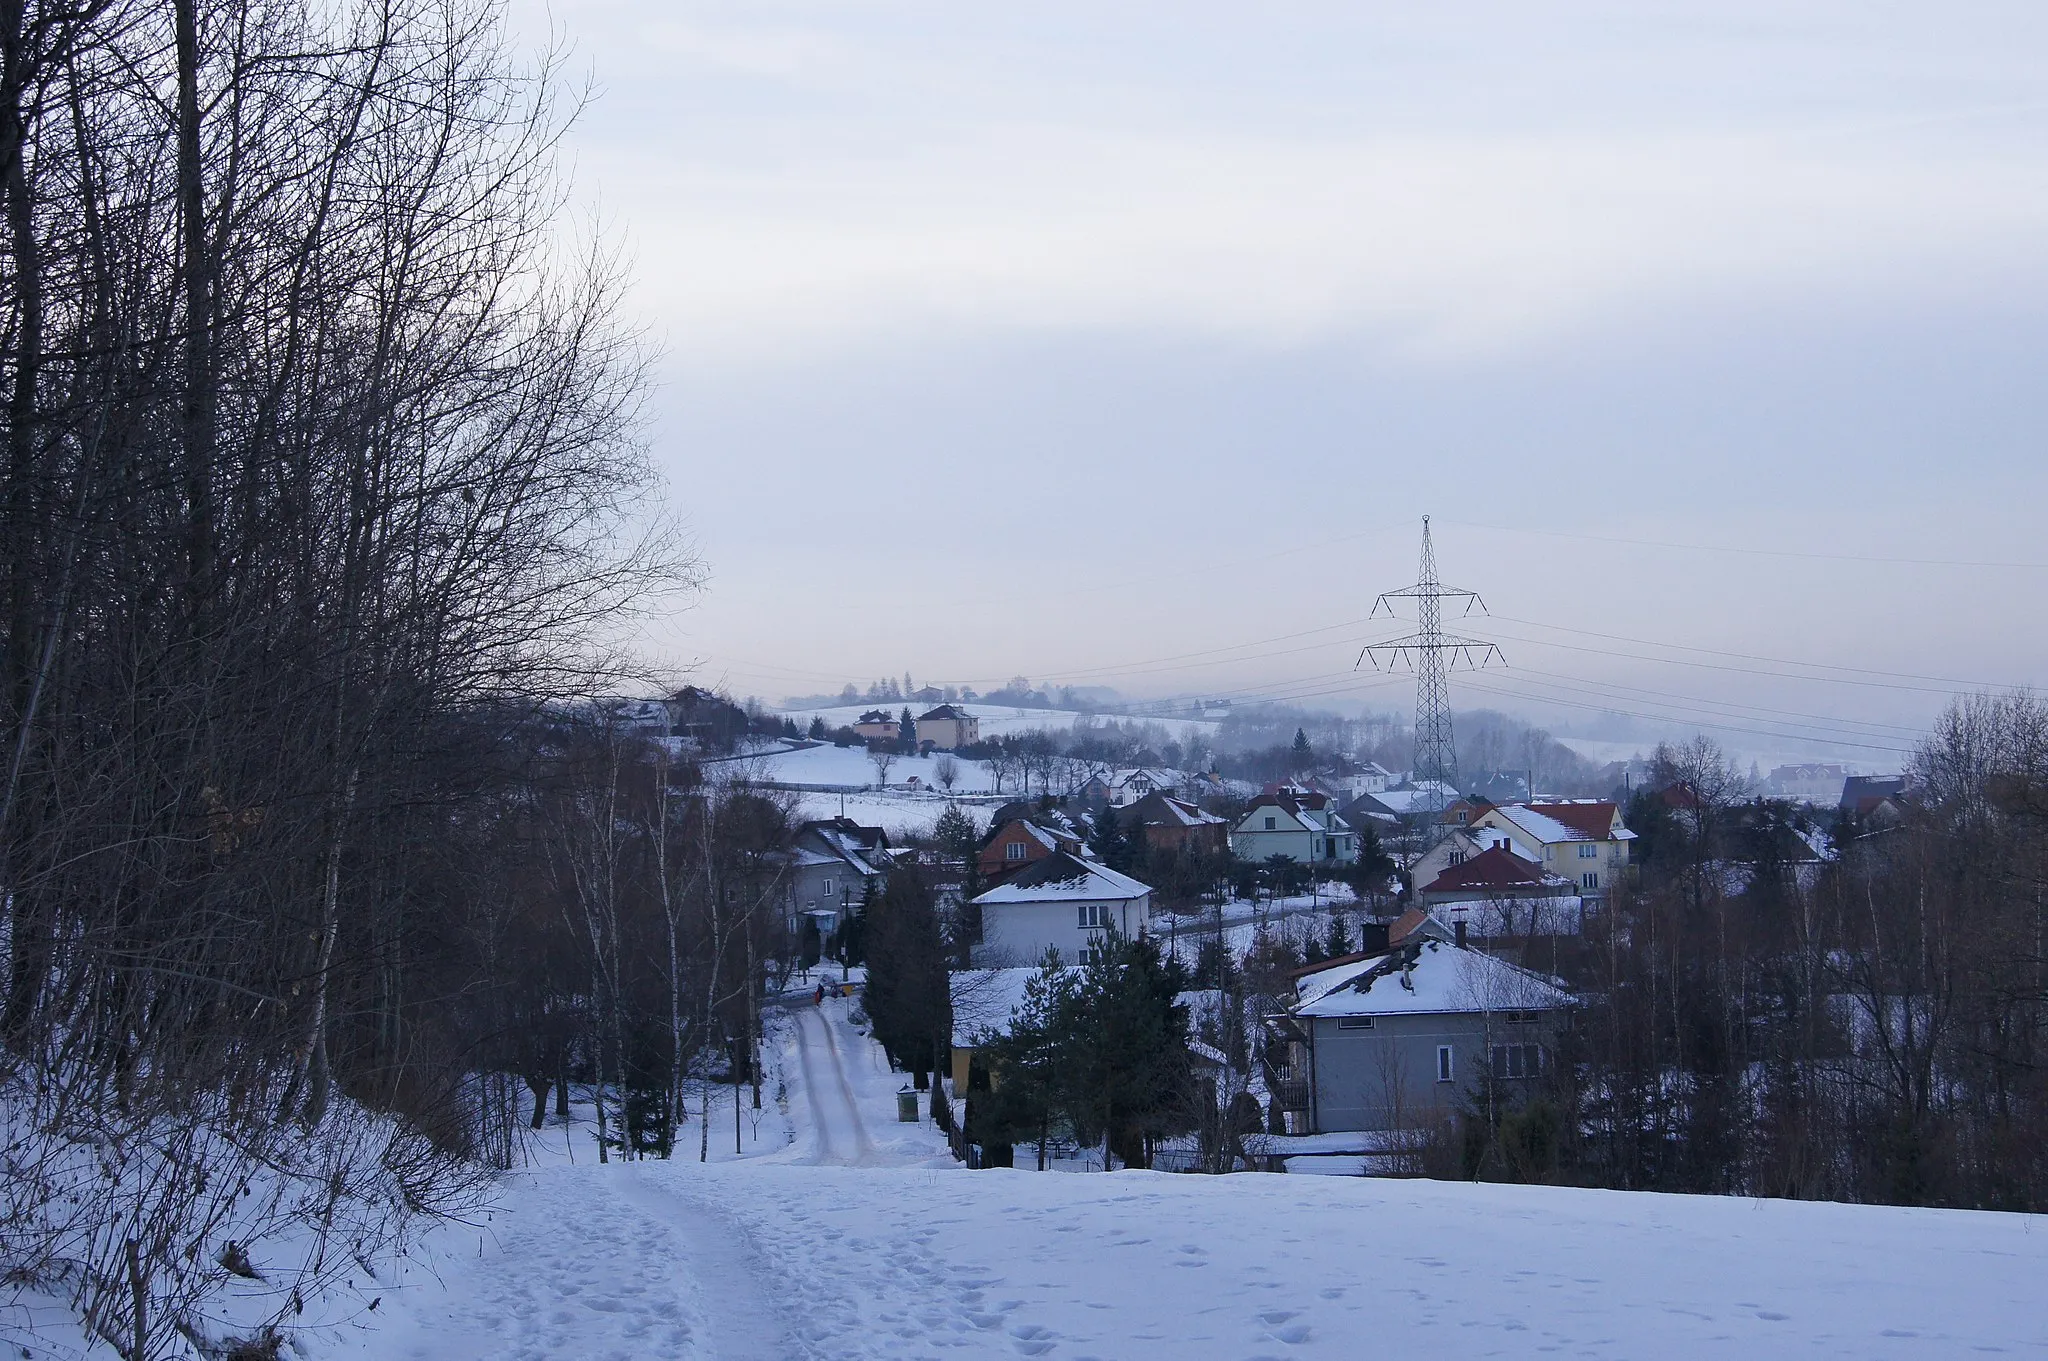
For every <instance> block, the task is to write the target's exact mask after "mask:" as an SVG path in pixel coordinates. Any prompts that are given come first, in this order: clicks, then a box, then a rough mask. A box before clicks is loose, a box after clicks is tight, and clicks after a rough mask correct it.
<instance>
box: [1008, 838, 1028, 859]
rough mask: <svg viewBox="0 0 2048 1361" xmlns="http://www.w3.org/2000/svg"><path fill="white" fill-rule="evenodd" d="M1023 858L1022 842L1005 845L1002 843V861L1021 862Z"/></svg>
mask: <svg viewBox="0 0 2048 1361" xmlns="http://www.w3.org/2000/svg"><path fill="white" fill-rule="evenodd" d="M1023 858H1024V843H1023V842H1021V841H1011V842H1006V843H1004V845H1003V859H1005V860H1022V859H1023Z"/></svg>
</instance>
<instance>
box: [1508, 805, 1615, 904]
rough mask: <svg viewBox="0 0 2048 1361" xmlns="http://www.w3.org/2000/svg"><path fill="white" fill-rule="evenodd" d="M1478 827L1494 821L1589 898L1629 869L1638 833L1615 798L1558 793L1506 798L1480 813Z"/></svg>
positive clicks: (1603, 889)
mask: <svg viewBox="0 0 2048 1361" xmlns="http://www.w3.org/2000/svg"><path fill="white" fill-rule="evenodd" d="M1472 826H1473V828H1474V829H1475V830H1478V829H1482V828H1487V827H1491V828H1494V829H1496V830H1498V831H1501V832H1505V833H1507V834H1508V835H1509V836H1510V837H1511V838H1512V839H1513V840H1514V841H1515V842H1516V843H1518V845H1519V846H1521V847H1527V848H1530V849H1532V850H1534V851H1535V852H1536V853H1537V863H1538V864H1540V865H1542V867H1543V868H1544V869H1545V870H1546V871H1548V872H1550V873H1551V874H1555V875H1557V876H1558V877H1559V878H1562V879H1568V880H1570V881H1571V882H1572V883H1574V884H1576V885H1577V887H1578V891H1579V892H1580V893H1581V894H1582V895H1584V896H1586V897H1589V898H1600V897H1603V896H1605V894H1606V892H1607V890H1608V887H1609V886H1610V885H1611V884H1613V883H1614V881H1615V880H1617V879H1619V878H1620V877H1621V875H1622V874H1624V873H1625V872H1626V871H1627V869H1628V864H1629V846H1630V843H1632V842H1633V841H1634V840H1635V839H1636V834H1635V833H1634V832H1631V831H1630V830H1629V829H1628V827H1627V826H1626V825H1625V824H1624V823H1623V822H1622V820H1621V809H1620V807H1618V806H1617V805H1616V804H1615V803H1614V802H1613V801H1612V800H1611V799H1559V800H1555V801H1549V802H1544V803H1504V804H1500V805H1498V806H1497V807H1493V808H1489V809H1487V810H1486V811H1485V812H1484V813H1481V814H1480V815H1479V816H1478V818H1476V819H1475V820H1474V821H1473V823H1472Z"/></svg>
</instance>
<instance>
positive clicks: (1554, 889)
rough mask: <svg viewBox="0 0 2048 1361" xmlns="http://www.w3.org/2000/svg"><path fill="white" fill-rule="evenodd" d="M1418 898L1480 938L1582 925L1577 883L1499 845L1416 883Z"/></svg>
mask: <svg viewBox="0 0 2048 1361" xmlns="http://www.w3.org/2000/svg"><path fill="white" fill-rule="evenodd" d="M1416 897H1417V898H1419V899H1420V900H1421V901H1422V903H1423V905H1424V906H1425V908H1427V909H1429V910H1430V911H1431V913H1432V915H1442V914H1444V913H1446V912H1448V913H1449V915H1450V916H1451V917H1452V920H1453V921H1454V922H1462V923H1465V924H1466V925H1467V926H1468V927H1469V928H1470V930H1471V932H1472V934H1473V935H1475V936H1478V937H1480V938H1482V939H1493V938H1496V937H1500V936H1524V937H1526V936H1576V935H1578V934H1579V933H1580V932H1581V931H1582V930H1583V928H1584V926H1585V900H1584V898H1583V896H1582V895H1581V893H1580V891H1579V886H1578V885H1577V884H1575V883H1573V882H1572V881H1571V880H1569V879H1566V878H1563V877H1562V876H1560V875H1556V874H1552V873H1550V872H1549V871H1547V870H1545V869H1544V868H1543V867H1542V866H1541V865H1539V864H1536V863H1534V862H1532V861H1528V860H1524V859H1523V858H1522V857H1521V856H1519V855H1516V854H1515V853H1514V852H1512V851H1510V850H1507V849H1506V848H1504V847H1501V846H1493V847H1490V848H1488V849H1487V850H1483V851H1481V852H1480V853H1479V854H1478V855H1475V856H1473V857H1472V858H1471V859H1469V860H1466V861H1464V862H1463V863H1462V864H1457V865H1451V866H1449V867H1447V868H1446V869H1445V870H1444V871H1443V872H1442V873H1441V874H1439V875H1437V876H1436V877H1435V878H1434V879H1432V880H1430V881H1429V882H1428V883H1427V884H1419V885H1417V887H1416Z"/></svg>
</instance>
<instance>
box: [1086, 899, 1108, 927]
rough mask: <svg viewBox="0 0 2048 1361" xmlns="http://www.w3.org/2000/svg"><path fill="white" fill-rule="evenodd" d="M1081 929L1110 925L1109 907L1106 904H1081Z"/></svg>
mask: <svg viewBox="0 0 2048 1361" xmlns="http://www.w3.org/2000/svg"><path fill="white" fill-rule="evenodd" d="M1080 924H1081V928H1082V929H1083V930H1087V929H1088V928H1090V927H1097V926H1108V925H1109V906H1108V905H1107V904H1106V903H1083V904H1081V922H1080Z"/></svg>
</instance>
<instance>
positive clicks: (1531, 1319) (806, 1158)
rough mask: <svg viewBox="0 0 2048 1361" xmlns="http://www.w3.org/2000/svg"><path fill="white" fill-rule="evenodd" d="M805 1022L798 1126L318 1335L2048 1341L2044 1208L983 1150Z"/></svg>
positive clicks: (553, 1201) (569, 1213)
mask: <svg viewBox="0 0 2048 1361" xmlns="http://www.w3.org/2000/svg"><path fill="white" fill-rule="evenodd" d="M795 1019H796V1024H795V1025H794V1026H785V1027H784V1028H783V1030H782V1031H781V1032H780V1033H781V1034H782V1035H783V1036H784V1038H785V1042H786V1046H785V1049H784V1052H783V1054H782V1061H783V1072H784V1081H785V1083H786V1084H787V1098H788V1101H787V1105H788V1115H789V1120H790V1128H789V1130H788V1132H787V1133H786V1134H785V1135H784V1136H783V1138H786V1139H787V1140H788V1142H787V1143H783V1142H781V1141H780V1140H778V1139H776V1138H773V1137H771V1138H768V1139H766V1140H764V1141H761V1142H758V1143H754V1147H755V1148H756V1149H757V1150H758V1154H757V1156H750V1157H744V1158H740V1159H737V1160H733V1159H732V1158H731V1157H730V1150H729V1147H728V1150H727V1152H726V1154H725V1155H724V1156H725V1157H726V1159H727V1160H726V1161H722V1162H714V1163H712V1164H710V1165H708V1166H707V1165H700V1164H698V1163H696V1162H694V1161H680V1160H679V1161H677V1162H673V1163H654V1162H648V1163H636V1164H614V1165H612V1166H609V1167H597V1166H593V1165H592V1164H590V1162H589V1161H588V1158H587V1156H586V1157H585V1159H584V1161H583V1162H581V1163H579V1164H577V1165H573V1166H572V1165H569V1164H567V1163H563V1162H550V1163H548V1164H545V1165H542V1166H538V1167H536V1168H535V1169H533V1170H532V1171H530V1172H527V1173H523V1174H521V1175H520V1176H518V1177H517V1178H515V1179H514V1181H513V1182H512V1184H511V1185H509V1186H508V1187H507V1188H506V1197H505V1202H504V1207H503V1208H502V1209H500V1210H499V1211H498V1212H497V1213H496V1215H495V1217H494V1219H493V1221H492V1222H491V1223H490V1224H489V1225H486V1226H483V1227H482V1229H481V1230H479V1229H469V1228H459V1229H453V1230H450V1231H449V1232H448V1233H447V1234H445V1235H444V1236H443V1238H442V1241H441V1243H440V1252H439V1254H438V1256H437V1257H436V1259H435V1260H434V1262H433V1264H432V1269H431V1271H428V1270H424V1269H415V1270H414V1271H413V1273H412V1274H411V1276H410V1277H409V1278H408V1279H407V1281H406V1282H405V1283H404V1284H403V1285H400V1286H397V1287H396V1288H393V1289H391V1290H388V1291H387V1292H385V1295H384V1297H383V1304H382V1307H381V1308H380V1309H379V1311H378V1312H377V1314H376V1316H375V1318H374V1319H372V1318H370V1317H369V1316H365V1317H364V1318H363V1319H362V1320H361V1324H360V1327H351V1328H348V1329H331V1330H327V1331H325V1332H323V1333H322V1334H321V1335H320V1336H319V1337H316V1338H312V1339H308V1342H309V1347H308V1351H309V1354H310V1355H311V1356H313V1357H326V1358H339V1357H345V1356H346V1357H354V1356H361V1357H380V1358H412V1357H419V1358H426V1357H432V1358H436V1359H437V1361H442V1359H447V1361H461V1359H462V1358H477V1359H479V1361H481V1358H485V1357H492V1358H496V1357H524V1358H536V1359H538V1358H581V1357H643V1356H653V1355H665V1356H691V1357H697V1356H702V1357H714V1356H715V1357H721V1358H729V1359H730V1358H789V1357H807V1356H815V1357H820V1358H832V1359H833V1361H857V1359H858V1358H870V1357H873V1358H881V1357H901V1356H925V1355H938V1354H957V1355H962V1356H990V1357H1007V1358H1014V1357H1017V1356H1020V1355H1022V1356H1052V1357H1056V1358H1057V1357H1072V1358H1076V1361H1079V1359H1080V1358H1085V1357H1091V1356H1093V1357H1109V1356H1115V1357H1132V1358H1152V1357H1156V1358H1161V1359H1162V1361H1165V1359H1166V1358H1172V1359H1173V1361H1183V1359H1184V1358H1189V1357H1204V1358H1206V1357H1268V1358H1271V1357H1279V1356H1286V1357H1290V1358H1292V1357H1300V1358H1316V1357H1328V1358H1333V1359H1335V1358H1344V1359H1345V1361H1350V1359H1351V1358H1355V1357H1360V1356H1409V1355H1414V1356H1429V1357H1432V1358H1445V1359H1447V1361H1448V1359H1455V1358H1466V1357H1473V1358H1476V1357H1483V1356H1533V1355H1538V1354H1541V1353H1549V1352H1556V1353H1560V1354H1564V1355H1573V1356H1584V1357H1600V1358H1615V1359H1616V1361H1622V1359H1624V1358H1626V1359H1629V1361H1633V1359H1634V1358H1641V1357H1650V1356H1655V1357H1671V1358H1689V1357H1740V1358H1745V1361H1748V1359H1749V1358H1759V1357H1779V1356H1794V1355H1797V1356H1839V1357H1857V1358H1865V1357H1878V1358H1893V1357H1898V1358H1908V1357H1912V1358H1921V1357H1925V1358H1933V1357H1949V1356H1957V1355H1961V1354H1964V1353H1966V1352H1971V1351H1987V1352H1988V1351H2003V1350H2022V1351H2030V1352H2038V1351H2039V1350H2040V1349H2041V1329H2040V1319H2041V1313H2040V1305H2039V1298H2038V1290H2039V1282H2040V1281H2041V1279H2042V1278H2043V1272H2044V1270H2048V1233H2044V1232H2042V1228H2043V1226H2042V1224H2041V1223H2040V1222H2039V1221H2038V1220H2035V1219H2033V1218H2030V1217H2027V1216H2021V1215H2001V1214H1982V1213H1968V1212H1958V1211H1933V1210H1905V1209H1888V1208H1876V1207H1864V1206H1846V1205H1825V1204H1810V1203H1795V1202H1785V1201H1764V1202H1757V1201H1746V1200H1731V1199H1717V1198H1707V1197H1685V1196H1664V1195H1648V1194H1630V1193H1622V1192H1607V1191H1579V1190H1565V1189H1556V1188H1545V1187H1513V1186H1483V1185H1465V1184H1451V1183H1441V1182H1427V1181H1368V1180H1362V1179H1331V1178H1322V1177H1316V1178H1309V1177H1288V1176H1267V1175H1253V1174H1246V1175H1239V1176H1232V1177H1197V1176H1178V1175H1170V1174H1161V1173H1149V1172H1117V1173H1109V1174H1094V1175H1070V1174H1061V1173H1043V1174H1041V1173H1032V1172H1022V1171H1015V1172H1013V1171H989V1172H967V1171H963V1170H960V1169H958V1168H957V1167H954V1166H953V1165H952V1164H951V1163H950V1162H949V1161H948V1160H947V1159H945V1157H944V1155H943V1154H942V1153H941V1152H939V1150H940V1148H941V1147H942V1146H941V1145H940V1144H939V1143H938V1136H937V1133H936V1131H934V1130H932V1129H931V1127H930V1126H929V1124H928V1123H920V1124H919V1125H916V1126H908V1125H898V1124H896V1123H894V1121H893V1115H892V1106H893V1096H892V1093H893V1089H894V1087H895V1085H896V1083H897V1082H898V1081H900V1075H892V1074H890V1073H888V1072H887V1069H886V1065H883V1064H881V1063H880V1061H879V1059H878V1057H877V1056H876V1054H875V1052H874V1049H873V1046H872V1044H871V1043H870V1042H868V1041H867V1040H866V1039H865V1037H864V1036H862V1035H860V1034H859V1033H858V1031H857V1030H856V1029H855V1028H854V1027H853V1026H852V1025H851V1024H850V1023H849V1019H848V1013H847V1011H846V1004H845V1003H842V1002H838V1001H828V1002H827V1003H826V1004H825V1007H824V1009H823V1011H822V1013H820V1012H819V1011H817V1010H809V1011H807V1012H800V1013H799V1014H798V1015H797V1016H796V1018H795ZM725 1109H726V1111H727V1112H728V1117H729V1114H730V1112H731V1109H732V1108H731V1106H730V1104H728V1105H727V1106H726V1107H725ZM713 1125H714V1127H716V1126H718V1125H719V1116H718V1112H717V1109H716V1107H714V1110H713ZM717 1133H718V1131H717V1129H716V1128H714V1136H716V1135H717ZM724 1138H725V1139H726V1141H727V1143H728V1145H729V1143H730V1130H729V1128H728V1129H726V1131H725V1134H724ZM716 1142H717V1138H716V1137H714V1144H716ZM751 1142H754V1141H752V1140H750V1143H751Z"/></svg>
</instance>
